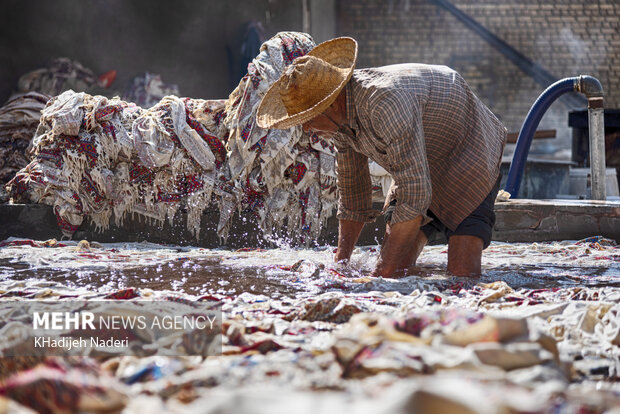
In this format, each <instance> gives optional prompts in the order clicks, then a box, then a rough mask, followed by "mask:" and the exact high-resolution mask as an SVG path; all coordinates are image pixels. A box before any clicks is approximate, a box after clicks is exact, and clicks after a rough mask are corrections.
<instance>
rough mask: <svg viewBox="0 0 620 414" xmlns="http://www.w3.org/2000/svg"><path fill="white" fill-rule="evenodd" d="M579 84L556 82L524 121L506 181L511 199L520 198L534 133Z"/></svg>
mask: <svg viewBox="0 0 620 414" xmlns="http://www.w3.org/2000/svg"><path fill="white" fill-rule="evenodd" d="M578 82H579V77H572V78H565V79H561V80H559V81H557V82H555V83H554V84H552V85H551V86H549V87H548V88H547V89H545V91H544V92H543V93H541V94H540V96H539V97H538V99H536V102H534V105H532V108H530V111H529V112H528V113H527V116H526V117H525V121H523V125H522V126H521V130H520V131H519V137H518V138H517V146H516V147H515V152H514V154H513V156H512V162H511V163H510V170H508V179H507V180H506V187H505V190H506V191H507V192H509V193H510V195H511V198H518V197H517V194H518V193H519V187H520V186H521V178H522V176H523V170H524V169H525V161H526V160H527V154H528V152H529V151H530V146H531V145H532V138H533V137H534V132H536V128H538V124H539V123H540V120H541V119H542V117H543V115H544V114H545V112H546V111H547V109H548V108H549V106H551V104H552V103H553V102H554V101H555V100H556V99H558V98H559V97H560V96H562V95H563V94H565V93H567V92H573V91H575V85H578Z"/></svg>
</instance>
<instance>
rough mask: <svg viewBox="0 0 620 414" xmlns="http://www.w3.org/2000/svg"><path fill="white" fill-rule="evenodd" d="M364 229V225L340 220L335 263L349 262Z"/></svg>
mask: <svg viewBox="0 0 620 414" xmlns="http://www.w3.org/2000/svg"><path fill="white" fill-rule="evenodd" d="M363 228H364V223H362V222H359V221H351V220H340V222H339V226H338V250H337V251H336V256H335V257H334V261H335V262H342V261H348V260H349V258H351V253H353V248H354V247H355V243H357V239H358V238H359V236H360V233H361V232H362V229H363Z"/></svg>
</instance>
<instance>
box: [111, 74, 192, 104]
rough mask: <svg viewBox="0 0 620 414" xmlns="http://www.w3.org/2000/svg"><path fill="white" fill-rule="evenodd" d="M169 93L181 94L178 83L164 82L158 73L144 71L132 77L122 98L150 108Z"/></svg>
mask: <svg viewBox="0 0 620 414" xmlns="http://www.w3.org/2000/svg"><path fill="white" fill-rule="evenodd" d="M169 95H174V96H181V93H180V92H179V87H178V85H176V84H173V83H164V82H163V81H162V80H161V76H160V75H157V74H154V73H149V72H146V73H145V74H144V75H140V76H136V77H134V78H133V79H132V81H131V84H130V85H129V86H128V87H127V88H126V89H125V91H124V92H123V96H122V99H123V100H124V101H127V102H133V103H135V104H136V105H138V106H140V107H142V108H150V107H151V106H153V105H155V104H157V103H158V102H159V101H160V100H161V99H162V98H163V97H165V96H169Z"/></svg>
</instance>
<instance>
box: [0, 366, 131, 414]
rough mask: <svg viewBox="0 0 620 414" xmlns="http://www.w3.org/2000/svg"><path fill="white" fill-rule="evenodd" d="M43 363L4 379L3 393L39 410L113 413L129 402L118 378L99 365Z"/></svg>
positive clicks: (46, 411)
mask: <svg viewBox="0 0 620 414" xmlns="http://www.w3.org/2000/svg"><path fill="white" fill-rule="evenodd" d="M58 362H60V361H49V362H47V363H42V364H40V365H38V366H36V367H34V368H32V369H29V370H26V371H21V372H18V373H16V374H14V375H12V376H10V377H8V378H5V379H3V380H2V381H0V394H1V395H4V396H6V397H8V398H10V399H12V400H14V401H16V402H18V403H19V404H22V405H24V406H26V407H29V408H32V409H33V410H35V411H36V412H38V413H50V414H54V413H67V412H110V411H113V410H119V409H122V408H123V407H125V405H126V404H127V396H126V392H125V391H124V390H123V387H122V384H120V383H119V382H118V381H117V380H116V379H115V378H113V377H110V376H108V375H105V374H104V373H103V372H101V371H100V369H98V367H96V368H95V369H91V368H90V367H80V366H79V365H77V366H71V365H70V364H64V363H62V362H60V363H58Z"/></svg>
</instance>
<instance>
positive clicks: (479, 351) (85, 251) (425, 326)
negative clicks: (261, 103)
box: [0, 237, 620, 413]
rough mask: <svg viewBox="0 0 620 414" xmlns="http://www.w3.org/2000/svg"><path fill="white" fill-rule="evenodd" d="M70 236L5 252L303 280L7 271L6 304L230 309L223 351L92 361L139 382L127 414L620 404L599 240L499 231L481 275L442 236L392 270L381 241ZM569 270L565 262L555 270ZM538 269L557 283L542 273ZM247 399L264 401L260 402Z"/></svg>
mask: <svg viewBox="0 0 620 414" xmlns="http://www.w3.org/2000/svg"><path fill="white" fill-rule="evenodd" d="M592 243H599V246H600V248H601V249H602V250H598V247H597V246H596V245H593V246H590V244H592ZM66 244H67V246H60V245H58V244H57V243H54V242H53V241H48V242H37V241H30V240H23V239H10V240H7V241H6V244H5V246H4V247H1V248H0V258H2V259H3V260H4V259H7V258H14V259H15V260H17V262H18V263H21V264H23V263H26V264H28V265H29V266H31V267H32V268H34V269H42V268H45V266H47V267H57V266H58V265H59V263H67V262H68V263H70V265H66V267H65V268H66V269H67V271H69V269H71V270H75V269H88V266H89V264H90V266H92V265H93V263H96V264H97V265H99V266H101V265H103V266H108V267H110V268H113V267H115V266H117V264H118V266H120V267H118V269H129V268H130V267H131V266H136V265H139V266H144V267H147V266H148V264H147V263H150V262H148V261H145V259H146V258H150V259H153V261H152V264H153V266H154V267H153V268H149V269H154V268H155V267H156V266H166V265H167V264H170V263H173V262H177V261H179V259H184V260H186V261H187V262H188V263H190V264H191V263H193V262H195V261H197V260H198V259H199V258H200V257H204V256H209V257H212V256H215V255H218V256H219V258H220V261H218V262H217V265H218V266H220V264H223V265H224V266H225V267H232V268H235V266H237V268H236V269H237V270H240V269H244V268H247V267H248V266H250V267H253V268H255V269H256V271H257V272H259V273H264V277H265V278H266V279H268V280H269V279H271V278H278V279H282V278H288V279H289V280H290V283H291V284H295V285H296V286H298V288H297V291H296V292H297V293H296V294H292V295H288V294H277V295H276V294H274V295H273V296H267V295H266V294H252V293H249V292H244V293H240V294H236V295H233V294H227V293H226V292H225V289H223V290H222V291H220V290H219V288H220V287H221V286H220V285H217V288H216V290H214V291H208V292H202V293H200V294H198V293H197V294H196V295H190V294H187V293H181V292H178V291H176V292H170V291H166V290H161V284H158V285H156V286H158V288H157V290H151V289H149V288H148V283H144V282H142V281H140V282H139V283H140V287H134V286H133V285H131V284H129V285H128V286H124V287H123V288H122V289H119V290H115V291H112V290H111V288H110V286H109V285H107V284H102V285H101V288H100V289H97V288H96V287H93V288H91V289H90V290H89V289H85V288H84V287H66V286H65V285H63V283H64V282H58V283H52V282H50V281H40V282H36V283H35V282H33V281H31V280H27V281H23V282H20V281H16V280H13V281H0V303H1V301H3V300H15V299H16V298H17V299H19V298H24V299H26V298H27V299H33V298H61V297H63V298H66V299H65V300H71V301H76V302H78V301H80V300H82V299H84V300H86V301H88V300H101V299H103V298H114V299H117V300H122V301H123V302H124V301H127V300H129V301H131V300H133V299H134V298H142V297H145V298H146V297H148V298H151V299H153V300H165V299H166V297H168V296H171V295H173V296H174V300H175V301H179V300H181V301H183V300H187V301H190V302H191V301H201V300H206V301H215V302H217V303H218V304H219V305H221V309H222V313H223V319H224V320H223V324H222V328H223V331H222V333H223V354H222V355H221V356H216V357H211V356H210V357H208V358H202V357H164V356H156V357H136V356H118V355H115V356H112V355H108V356H107V357H99V358H97V359H92V358H86V359H85V361H86V362H90V363H92V364H95V366H100V367H101V370H102V371H104V372H106V373H108V374H109V375H110V376H113V377H114V378H116V381H117V383H120V384H121V385H122V384H125V386H124V387H122V388H121V389H122V390H123V393H124V394H125V396H126V398H127V401H128V405H127V406H126V407H127V408H126V409H127V410H128V411H127V412H137V411H138V410H139V409H140V407H142V408H144V407H146V406H148V407H149V409H150V410H151V411H152V412H153V413H156V412H179V413H181V412H183V413H186V412H205V411H206V410H209V409H212V408H213V407H218V408H217V409H216V408H213V411H214V412H235V413H238V412H244V411H247V412H256V407H259V408H258V409H264V410H271V411H272V412H273V411H274V410H277V409H278V408H279V407H288V409H289V410H290V408H291V406H290V404H293V403H294V401H297V400H295V399H291V400H288V399H285V397H283V395H284V394H286V395H294V396H295V397H296V398H308V401H314V402H315V403H316V404H320V405H321V406H324V407H326V408H325V410H336V409H337V408H338V407H345V406H346V407H349V408H350V405H351V404H353V402H355V404H357V403H359V404H360V405H359V407H360V410H362V409H367V410H370V411H373V412H381V410H384V412H404V413H407V412H420V411H423V412H429V410H430V409H431V408H433V407H434V408H435V409H438V410H441V412H464V413H470V412H489V413H491V412H579V410H583V411H586V410H589V411H590V412H592V411H594V412H606V410H607V411H611V410H612V409H613V408H614V407H616V406H618V402H619V399H620V387H618V384H619V382H618V378H619V375H620V366H619V365H618V361H620V323H619V321H620V305H619V303H620V292H619V290H618V288H617V287H616V286H617V281H618V277H619V275H618V266H617V263H618V261H617V257H618V255H619V254H620V251H619V250H618V248H617V246H613V245H607V243H606V242H604V241H603V240H601V239H600V238H598V237H597V238H593V239H591V240H589V241H588V242H586V243H580V242H575V241H566V242H555V243H510V244H506V243H498V242H494V243H493V244H492V245H491V246H490V247H489V249H488V252H487V257H486V259H485V261H484V265H485V272H486V273H488V274H489V275H486V276H483V277H481V278H473V279H464V278H451V277H448V276H446V275H445V274H443V273H441V272H439V271H438V270H437V269H438V268H439V266H438V265H437V264H436V261H437V260H439V261H445V255H446V252H445V250H446V246H445V245H439V246H429V248H428V249H426V250H425V252H423V254H422V255H421V257H420V260H421V263H422V264H427V265H429V264H430V265H433V267H434V268H435V270H434V271H433V272H429V273H427V274H422V275H421V276H410V277H408V278H405V279H396V280H387V279H382V278H370V277H366V278H361V277H359V276H361V275H363V274H364V272H370V271H371V270H372V268H373V266H372V261H373V260H374V258H375V256H376V255H378V250H377V249H376V248H375V249H374V250H371V249H370V248H368V249H366V248H359V249H356V250H355V251H354V253H353V256H352V263H354V264H355V263H358V262H359V263H366V262H370V264H369V265H368V267H367V268H366V267H365V265H361V264H360V265H359V269H362V270H363V272H361V274H360V271H359V269H357V271H355V270H356V269H346V268H342V267H337V268H335V267H334V266H335V265H334V264H333V262H332V261H333V254H332V249H318V248H317V249H295V250H291V251H285V249H256V250H254V251H250V250H247V249H244V250H240V251H226V250H222V249H214V250H209V249H200V248H191V247H184V248H180V247H172V246H160V245H154V244H149V243H143V244H131V245H126V246H125V247H123V246H122V245H119V244H102V245H98V244H96V243H95V242H89V243H88V244H87V243H85V242H84V243H83V242H80V243H76V242H73V241H70V242H66ZM137 245H139V246H140V247H141V248H142V249H138V248H137V247H138V246H137ZM34 246H39V247H34ZM588 251H589V252H588ZM127 256H129V257H127ZM575 257H576V258H578V259H579V265H578V266H577V267H575V266H573V263H575ZM602 257H605V258H604V259H603V258H602ZM80 260H81V262H80ZM214 263H216V262H214ZM528 263H529V267H528V266H527V264H528ZM69 266H75V267H71V268H70V267H69ZM444 266H445V263H444ZM516 268H518V269H517V270H515V269H516ZM98 269H101V268H98ZM220 269H221V268H220ZM554 269H559V271H561V272H562V273H561V274H558V275H557V276H556V275H554V274H553V271H554ZM148 271H149V270H148V269H147V270H145V274H147V273H148ZM230 272H231V273H230V274H229V275H228V276H226V275H222V277H221V280H222V281H224V280H225V281H229V282H233V283H235V282H234V280H235V279H234V278H235V277H237V276H238V275H239V274H238V273H236V271H235V270H234V269H233V270H231V271H230ZM438 272H439V273H438ZM516 272H523V273H524V274H522V275H521V276H515V274H516ZM538 272H543V273H545V275H546V277H547V278H546V279H543V280H542V281H539V282H536V278H537V275H538ZM614 272H615V276H614ZM606 273H609V275H608V277H606V276H605V274H606ZM16 274H17V273H16ZM589 275H590V276H589ZM195 276H196V277H198V278H200V277H202V274H197V275H195ZM229 277H230V278H229ZM360 279H364V280H360ZM493 279H495V280H493ZM556 279H557V280H556ZM597 279H600V282H599V281H597ZM335 281H340V285H341V287H335V283H334V282H335ZM536 283H537V284H536ZM224 286H225V285H224ZM186 291H187V289H186ZM69 297H72V298H71V299H69ZM340 310H342V311H343V312H340ZM43 362H46V361H43ZM40 363H41V361H37V360H36V359H35V360H23V361H20V364H19V365H16V364H13V365H4V366H6V369H7V371H8V372H10V375H9V376H14V375H16V374H19V373H21V372H22V371H24V370H27V369H29V368H32V367H33V364H35V365H36V364H40ZM2 366H3V365H0V367H2ZM85 369H86V367H84V366H81V367H77V366H74V367H73V368H70V369H68V371H69V370H78V371H79V372H83V371H84V370H85ZM0 377H1V376H0ZM240 390H242V391H243V392H241V391H240ZM252 390H254V391H256V390H260V393H259V394H253V391H252ZM252 395H254V396H253V397H249V396H252ZM259 396H260V398H259ZM246 398H247V399H246ZM240 401H245V403H244V404H250V403H251V404H253V405H254V407H248V408H247V409H246V408H244V406H242V405H239V404H240ZM304 401H305V400H304ZM361 401H363V402H364V404H361ZM138 402H140V404H145V405H144V406H140V405H138V406H137V405H136V404H138ZM347 404H348V405H347ZM369 404H370V405H369ZM372 404H376V405H372ZM369 407H370V408H369ZM387 407H390V409H389V410H388V408H387ZM252 408H254V409H252ZM371 408H373V409H374V408H376V409H377V410H372V409H371ZM302 409H303V407H300V410H302ZM611 412H613V411H611Z"/></svg>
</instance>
